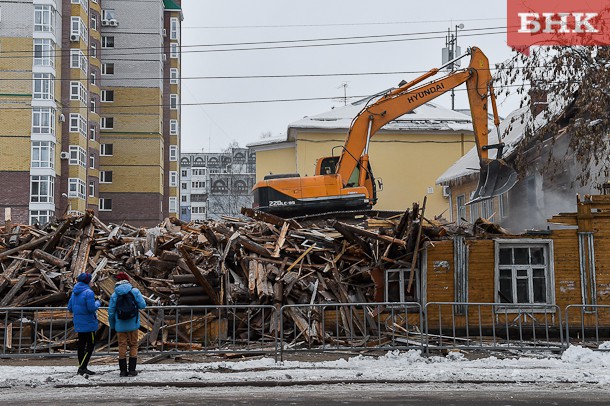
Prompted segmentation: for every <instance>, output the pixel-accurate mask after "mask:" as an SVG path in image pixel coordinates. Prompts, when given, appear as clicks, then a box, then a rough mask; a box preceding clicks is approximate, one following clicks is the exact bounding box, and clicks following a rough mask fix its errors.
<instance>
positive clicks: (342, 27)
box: [182, 0, 518, 152]
mask: <svg viewBox="0 0 610 406" xmlns="http://www.w3.org/2000/svg"><path fill="white" fill-rule="evenodd" d="M182 7H183V11H184V22H183V29H182V45H183V55H182V77H183V80H182V103H183V104H185V105H184V106H183V108H182V150H183V151H185V152H200V151H201V150H202V148H203V149H204V150H205V151H210V150H211V151H212V152H214V151H219V150H221V149H222V148H224V147H226V146H227V144H228V143H229V142H230V141H232V140H236V141H238V142H239V144H240V145H241V146H244V145H245V144H247V143H249V142H253V141H256V140H258V139H260V137H261V134H262V133H264V132H271V133H272V134H273V136H279V135H280V134H284V133H285V132H286V128H287V126H288V124H289V123H291V122H294V121H296V120H298V119H300V118H302V117H304V116H310V115H315V114H318V113H322V112H325V111H327V110H329V109H330V108H332V107H333V106H340V105H342V104H343V101H342V100H341V99H340V98H341V97H342V96H343V88H342V84H343V83H344V82H347V84H348V87H347V95H348V96H364V95H369V94H373V93H376V92H379V91H381V90H384V89H387V88H390V87H393V86H396V85H397V84H398V83H399V82H400V81H401V80H402V79H406V80H409V79H413V78H415V77H416V76H418V75H419V74H392V75H386V74H383V75H382V74H377V75H364V76H327V77H297V78H245V79H196V78H195V77H210V76H252V75H303V74H331V73H332V74H335V73H336V74H347V73H387V72H408V71H425V70H429V69H431V68H433V67H436V66H439V65H440V62H441V49H442V48H443V47H444V46H445V33H444V32H446V30H447V28H449V27H455V25H456V24H459V23H463V24H464V25H465V28H464V30H463V31H462V32H460V34H459V35H460V37H459V40H458V42H459V45H460V46H461V47H462V49H465V48H466V47H468V46H473V45H476V46H478V47H480V48H481V49H482V50H483V51H484V52H485V53H486V54H487V56H488V57H489V60H490V63H491V64H492V65H493V64H495V63H498V62H500V61H503V60H505V59H507V58H508V57H510V55H511V50H510V48H509V47H508V46H507V45H506V34H503V33H502V34H495V35H492V34H489V33H490V32H500V31H504V29H503V27H505V26H506V20H505V18H506V2H505V1H489V0H487V1H483V0H468V2H458V1H455V0H435V1H428V2H425V1H417V2H416V1H407V0H384V1H379V2H370V1H362V0H349V1H348V0H343V1H338V0H325V1H321V0H308V1H300V2H297V1H286V0H262V1H252V0H248V1H246V0H233V1H204V0H183V5H182ZM494 27H498V28H496V29H492V28H494ZM478 28H490V29H489V30H482V31H469V30H473V29H478ZM439 32H443V33H439ZM424 33H425V34H424ZM482 33H483V34H485V35H480V34H482ZM397 34H414V35H408V36H397ZM473 34H477V35H475V36H473ZM380 35H393V36H391V37H377V38H360V39H351V40H331V41H319V42H303V41H302V40H307V39H324V38H338V37H356V36H358V37H371V36H380ZM429 37H436V38H433V39H427V40H421V38H429ZM397 39H400V40H401V41H395V40H397ZM404 39H409V40H406V41H402V40H404ZM414 39H416V40H414ZM287 40H301V41H299V42H291V43H279V44H277V43H276V44H254V45H237V46H228V45H218V46H213V47H212V46H209V45H217V44H235V43H245V42H264V41H287ZM379 40H384V41H387V40H392V41H393V42H377V43H371V44H357V45H340V46H316V47H299V48H295V46H303V45H312V44H321V43H341V42H362V41H379ZM269 46H272V47H277V46H282V47H286V46H289V47H291V48H282V49H265V50H250V51H244V50H239V51H226V50H227V49H231V48H250V47H259V48H260V47H269ZM212 50H216V51H215V52H209V51H212ZM218 50H223V51H218ZM201 51H206V52H201ZM464 62H465V63H466V64H467V63H468V60H467V58H466V59H465V60H464ZM332 97H336V98H337V100H314V101H290V102H276V103H243V104H235V103H232V104H222V105H210V104H205V103H218V102H223V103H226V102H244V101H253V100H278V99H303V98H332ZM353 100H355V99H352V101H353ZM456 100H457V102H456V107H457V108H467V106H468V102H467V98H466V95H465V92H464V91H459V92H457V98H456ZM435 103H438V104H441V105H443V106H446V107H450V106H451V101H450V98H449V96H448V95H444V96H442V97H439V98H438V99H436V100H435ZM517 103H518V102H517V100H515V99H511V100H509V101H507V102H505V103H501V104H500V114H501V115H507V114H508V113H509V112H510V111H511V110H513V109H514V108H516V107H517ZM189 104H200V105H189Z"/></svg>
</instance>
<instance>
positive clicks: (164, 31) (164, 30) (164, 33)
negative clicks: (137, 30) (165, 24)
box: [163, 28, 167, 37]
mask: <svg viewBox="0 0 610 406" xmlns="http://www.w3.org/2000/svg"><path fill="white" fill-rule="evenodd" d="M163 36H164V37H167V30H166V29H165V28H164V29H163Z"/></svg>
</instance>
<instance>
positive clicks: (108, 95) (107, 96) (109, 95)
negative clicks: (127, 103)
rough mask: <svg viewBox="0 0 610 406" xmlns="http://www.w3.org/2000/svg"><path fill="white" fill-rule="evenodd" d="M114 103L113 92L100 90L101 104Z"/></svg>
mask: <svg viewBox="0 0 610 406" xmlns="http://www.w3.org/2000/svg"><path fill="white" fill-rule="evenodd" d="M113 101H114V90H102V102H103V103H108V102H113Z"/></svg>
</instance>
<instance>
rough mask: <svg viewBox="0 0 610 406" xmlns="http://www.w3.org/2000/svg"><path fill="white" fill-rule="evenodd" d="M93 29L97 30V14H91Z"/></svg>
mask: <svg viewBox="0 0 610 406" xmlns="http://www.w3.org/2000/svg"><path fill="white" fill-rule="evenodd" d="M91 29H92V30H93V31H97V16H96V15H92V16H91Z"/></svg>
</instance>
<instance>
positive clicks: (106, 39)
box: [102, 35, 115, 48]
mask: <svg viewBox="0 0 610 406" xmlns="http://www.w3.org/2000/svg"><path fill="white" fill-rule="evenodd" d="M110 38H112V41H110ZM110 42H112V44H110ZM114 46H115V42H114V36H113V35H102V48H114Z"/></svg>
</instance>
